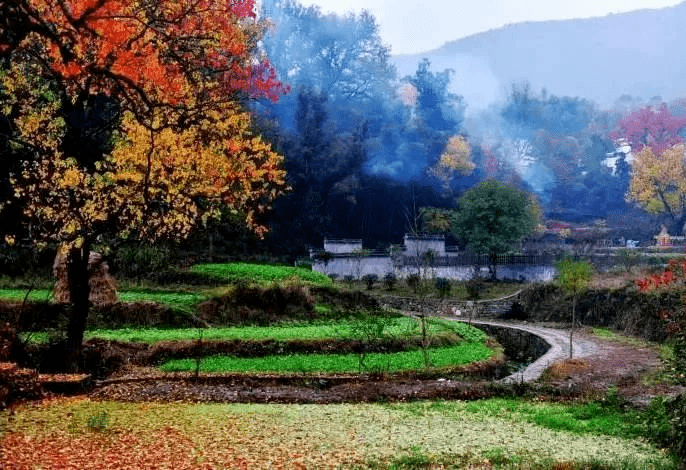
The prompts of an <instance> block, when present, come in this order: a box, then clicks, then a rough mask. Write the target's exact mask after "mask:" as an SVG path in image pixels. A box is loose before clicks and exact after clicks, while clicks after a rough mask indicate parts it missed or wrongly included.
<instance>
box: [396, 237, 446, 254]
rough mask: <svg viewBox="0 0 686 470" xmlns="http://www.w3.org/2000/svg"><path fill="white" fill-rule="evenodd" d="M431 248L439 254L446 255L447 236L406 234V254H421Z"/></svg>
mask: <svg viewBox="0 0 686 470" xmlns="http://www.w3.org/2000/svg"><path fill="white" fill-rule="evenodd" d="M429 250H431V251H433V252H434V253H435V254H436V255H438V256H445V238H443V237H426V236H422V237H413V236H411V235H405V255H406V256H421V255H423V254H424V253H426V252H427V251H429Z"/></svg>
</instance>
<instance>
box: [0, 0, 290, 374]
mask: <svg viewBox="0 0 686 470" xmlns="http://www.w3.org/2000/svg"><path fill="white" fill-rule="evenodd" d="M253 12H254V1H253V0H145V1H142V0H140V1H139V0H17V1H1V0H0V16H1V17H2V20H0V56H1V57H2V60H3V61H4V62H3V64H4V66H5V67H4V69H3V70H2V72H1V73H0V79H1V80H2V81H1V82H0V99H1V100H2V101H0V105H1V106H0V111H2V114H3V115H4V118H5V119H6V121H7V122H9V125H8V128H10V129H12V135H11V136H9V137H7V138H9V139H11V140H12V145H13V147H21V148H22V149H23V152H22V153H21V154H20V155H21V161H20V162H18V163H17V165H15V170H14V172H13V174H12V175H11V178H10V182H11V184H12V187H13V191H14V197H15V200H17V201H20V205H21V207H22V210H23V214H24V216H25V218H26V220H27V221H30V222H31V227H32V230H33V231H32V234H33V236H34V237H35V239H36V240H37V241H47V240H51V241H55V242H58V243H60V246H61V249H63V250H66V251H68V254H69V256H68V278H69V279H68V284H69V289H70V294H71V302H72V312H71V319H70V324H69V327H68V332H67V342H68V348H69V351H70V356H71V357H70V359H69V365H70V366H71V367H72V368H74V367H76V359H77V358H78V353H79V351H80V349H81V344H82V341H83V332H84V329H85V324H86V319H87V316H88V308H89V305H88V295H89V286H88V257H89V254H90V250H91V247H92V246H93V244H94V243H96V242H97V240H98V239H99V237H101V236H102V235H104V234H109V233H116V234H119V235H122V236H127V237H128V236H137V237H141V238H145V239H149V240H156V239H158V238H161V237H167V236H171V237H175V238H181V237H185V236H187V235H188V234H189V232H190V231H191V230H192V229H193V227H195V226H197V225H198V224H200V223H203V222H206V221H207V220H209V219H212V218H218V217H219V216H220V210H221V208H223V207H227V206H228V207H229V208H230V209H231V210H232V211H233V212H235V213H237V214H240V215H242V216H243V217H244V219H245V222H246V223H247V225H248V226H249V227H250V228H252V229H253V230H254V231H255V232H256V233H257V234H262V233H263V232H264V231H265V230H266V228H265V227H263V226H261V225H260V224H259V222H258V219H257V218H256V214H257V213H259V212H261V211H264V210H266V209H268V208H269V205H270V203H271V202H272V201H273V200H274V199H275V198H276V197H277V196H278V195H279V194H281V193H282V192H283V191H284V190H285V189H286V183H285V172H284V170H283V169H282V157H281V156H279V155H277V154H276V153H275V152H274V151H272V149H271V147H270V146H269V145H268V144H267V143H265V142H264V141H263V140H262V139H261V138H260V137H259V136H257V135H254V134H253V132H252V131H251V119H250V115H249V113H248V112H247V111H245V109H244V107H243V106H242V105H241V103H244V101H245V100H246V99H249V98H251V97H267V98H271V99H276V98H277V97H278V95H279V94H280V93H282V92H284V91H285V87H284V86H283V85H282V84H281V83H279V82H278V81H277V80H276V79H275V74H274V72H273V69H272V68H271V67H270V66H269V64H268V63H267V62H266V61H264V60H262V58H261V57H260V56H259V53H258V52H257V51H258V50H257V47H256V45H257V41H258V40H259V37H260V33H261V31H262V27H261V25H260V23H259V22H258V21H257V20H256V19H255V17H254V13H253ZM103 103H104V104H103ZM95 110H99V112H96V111H95ZM74 116H77V117H78V118H74ZM83 122H86V123H87V125H86V127H88V125H91V127H96V128H97V129H96V131H93V130H92V129H91V128H89V132H81V133H79V132H76V131H79V130H80V131H82V130H83V129H82V128H83V127H84V125H83ZM96 123H97V126H96ZM94 133H95V134H97V135H98V136H99V139H100V140H99V142H101V143H103V145H101V146H100V147H97V146H85V148H84V146H83V145H81V146H80V147H79V145H78V142H75V141H78V140H79V136H84V135H86V136H90V135H91V134H94ZM84 138H85V137H84ZM96 147H97V148H96Z"/></svg>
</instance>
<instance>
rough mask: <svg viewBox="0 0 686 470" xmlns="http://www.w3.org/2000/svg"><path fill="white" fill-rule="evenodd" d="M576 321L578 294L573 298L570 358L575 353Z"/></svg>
mask: <svg viewBox="0 0 686 470" xmlns="http://www.w3.org/2000/svg"><path fill="white" fill-rule="evenodd" d="M574 323H576V294H574V297H573V298H572V329H571V330H569V358H570V359H571V358H572V357H573V356H574V354H573V350H572V341H573V339H574Z"/></svg>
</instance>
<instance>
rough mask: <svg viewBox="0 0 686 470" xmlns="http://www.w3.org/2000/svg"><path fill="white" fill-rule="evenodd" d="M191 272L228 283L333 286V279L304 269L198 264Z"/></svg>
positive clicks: (240, 264) (231, 264)
mask: <svg viewBox="0 0 686 470" xmlns="http://www.w3.org/2000/svg"><path fill="white" fill-rule="evenodd" d="M191 271H192V272H194V273H200V274H204V275H207V276H208V277H211V278H213V279H217V280H221V281H226V282H227V283H234V282H239V281H247V282H254V283H258V284H259V283H269V282H274V281H285V280H294V281H302V282H305V283H310V284H314V285H331V284H332V281H331V279H329V278H328V277H327V276H325V275H324V274H321V273H319V272H316V271H311V270H308V269H304V268H294V267H289V266H272V265H266V264H249V263H224V264H198V265H195V266H193V267H191Z"/></svg>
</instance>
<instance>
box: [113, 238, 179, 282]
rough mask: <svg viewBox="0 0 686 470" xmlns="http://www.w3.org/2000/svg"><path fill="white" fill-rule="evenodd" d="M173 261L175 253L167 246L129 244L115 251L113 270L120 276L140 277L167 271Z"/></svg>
mask: <svg viewBox="0 0 686 470" xmlns="http://www.w3.org/2000/svg"><path fill="white" fill-rule="evenodd" d="M173 261H174V253H173V252H172V250H170V249H169V248H167V247H165V246H150V245H144V244H140V245H127V246H123V247H121V248H119V249H118V250H117V252H116V253H115V255H114V258H113V259H112V265H113V266H112V271H113V272H116V273H117V274H118V275H119V276H120V277H125V278H136V279H140V278H145V277H147V276H148V275H150V274H153V273H159V272H162V271H166V270H167V269H168V268H169V266H171V265H172V264H173Z"/></svg>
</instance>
